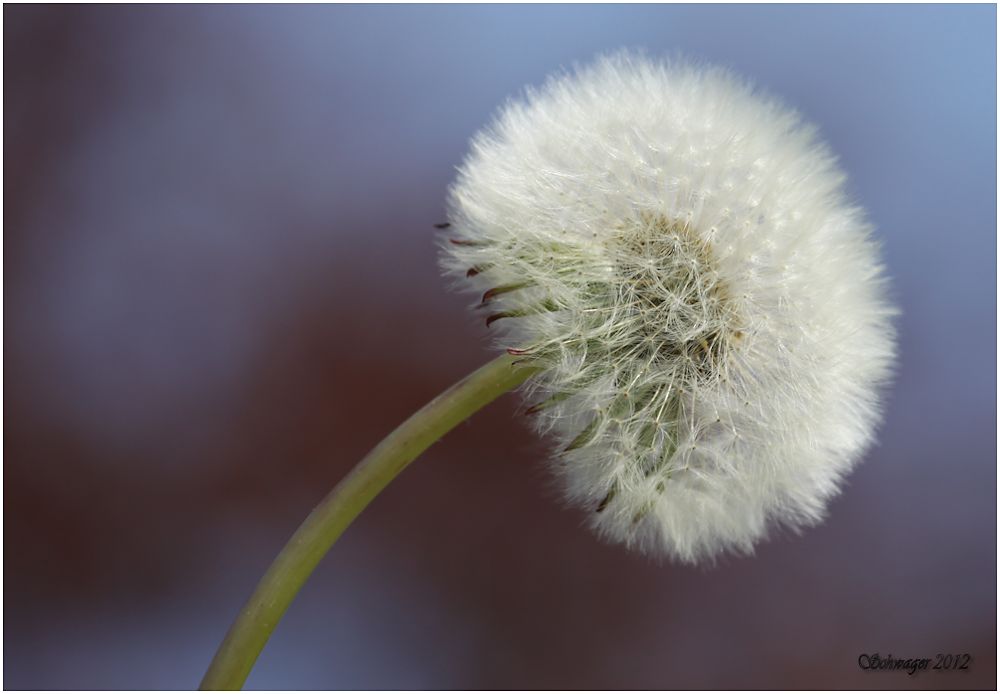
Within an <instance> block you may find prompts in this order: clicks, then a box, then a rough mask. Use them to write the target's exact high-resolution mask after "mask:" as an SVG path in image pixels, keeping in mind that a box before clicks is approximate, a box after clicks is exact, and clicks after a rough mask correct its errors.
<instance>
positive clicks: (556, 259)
mask: <svg viewBox="0 0 1000 694" xmlns="http://www.w3.org/2000/svg"><path fill="white" fill-rule="evenodd" d="M843 182H844V176H843V174H842V173H841V172H840V171H839V170H838V168H837V166H836V164H835V161H834V157H833V155H832V154H831V153H830V152H829V150H828V149H827V148H826V147H825V146H824V145H822V144H821V143H820V142H818V141H817V139H816V136H815V131H814V129H813V128H811V127H809V126H807V125H804V124H803V123H802V121H801V120H800V118H799V116H798V115H797V114H796V113H794V112H793V111H791V110H789V109H787V108H785V107H784V106H782V105H781V104H779V103H778V102H777V101H775V100H773V99H770V98H767V97H764V96H761V95H759V94H758V93H756V92H755V91H754V90H753V89H752V88H751V87H750V86H749V85H747V84H746V83H744V82H742V81H740V80H739V79H737V78H736V77H734V76H732V75H730V74H729V73H727V72H726V71H724V70H721V69H717V68H705V67H699V66H694V65H690V64H683V63H682V64H668V63H661V62H654V61H650V60H647V59H644V58H642V57H633V56H629V55H618V56H614V57H611V58H606V59H602V60H600V61H598V62H597V63H596V64H594V65H593V66H591V67H588V68H586V69H583V70H581V71H578V72H576V73H574V74H568V75H561V76H558V77H555V78H553V79H551V80H550V81H549V82H548V83H546V85H545V86H544V87H543V88H542V89H541V90H539V91H529V92H528V93H527V95H526V96H525V98H524V99H523V100H519V101H514V102H511V103H509V104H508V105H507V106H506V107H505V108H504V109H503V110H502V111H501V113H500V114H499V116H498V117H497V118H496V120H495V122H494V123H493V124H492V125H491V126H490V127H488V128H487V129H485V130H484V131H483V132H481V133H480V134H479V135H477V136H476V138H475V139H474V140H473V145H472V152H471V154H470V155H469V157H468V159H467V160H466V161H465V163H464V165H463V166H462V167H461V170H460V173H459V176H458V180H457V182H456V183H455V184H454V186H453V187H452V189H451V192H450V200H449V205H450V220H449V221H450V223H451V224H450V228H449V229H448V232H447V234H448V240H447V241H446V242H445V243H444V244H443V245H444V254H443V264H444V267H445V268H446V269H447V271H448V272H449V273H450V274H451V275H452V276H454V277H456V278H458V281H459V282H460V283H461V284H463V285H464V286H467V287H468V288H470V289H472V290H474V291H475V292H476V293H477V296H481V300H482V301H481V306H482V309H483V310H485V315H486V322H487V324H491V325H492V326H493V328H494V329H497V330H499V331H500V334H501V337H500V340H499V342H500V344H501V345H502V346H504V347H507V348H509V349H510V350H511V352H512V353H516V354H518V355H524V356H525V357H526V358H530V359H531V361H532V363H533V364H535V365H536V366H538V367H540V368H541V371H540V373H539V374H538V375H536V376H535V377H534V378H533V379H532V382H531V383H530V385H529V386H528V387H527V389H526V390H527V393H528V395H529V396H530V397H532V398H533V400H532V402H533V403H534V404H533V405H532V406H531V407H530V408H529V411H530V412H531V413H533V414H535V415H536V422H537V425H538V428H539V429H540V430H542V431H545V432H549V433H550V435H551V438H552V440H553V441H554V442H555V451H554V454H553V456H552V460H553V468H554V470H555V472H556V475H557V477H558V479H559V480H560V482H561V485H562V487H563V489H564V491H565V495H566V497H567V498H568V499H569V500H570V501H571V502H573V503H575V504H577V505H579V506H581V507H583V509H585V511H586V512H587V514H588V518H589V521H590V524H591V525H592V527H593V528H594V530H595V531H596V532H597V533H598V534H599V535H601V536H603V537H605V538H608V539H610V540H613V541H618V542H622V543H625V544H626V545H628V546H630V547H636V548H639V549H642V550H645V551H647V552H649V553H652V554H664V555H666V556H669V557H672V558H676V559H679V560H682V561H687V562H695V561H698V560H705V559H711V558H713V557H715V556H716V555H718V554H719V553H720V552H722V551H724V550H734V551H737V552H750V551H751V550H752V548H753V545H754V543H755V541H757V540H758V539H760V538H762V537H763V536H764V535H765V534H766V533H767V531H768V529H769V528H770V527H772V526H775V525H784V526H787V527H790V528H793V529H797V528H800V527H803V526H806V525H809V524H812V523H815V522H817V521H818V520H820V519H821V518H822V516H823V512H824V508H825V506H826V503H827V501H828V500H829V498H830V497H831V496H832V495H834V494H835V493H836V492H837V490H838V488H839V486H840V485H841V482H842V480H843V478H844V476H845V475H846V474H847V473H848V472H849V471H850V470H851V468H852V467H853V466H854V464H855V463H856V462H857V461H858V459H859V457H860V456H861V455H862V453H863V452H864V451H865V449H866V448H867V447H868V446H869V444H870V443H871V442H872V436H873V431H874V429H875V427H876V425H877V423H878V421H879V391H880V387H881V386H882V385H883V384H884V383H885V382H886V380H887V377H888V375H889V372H890V367H891V364H892V361H893V353H894V338H893V331H892V328H891V325H890V318H891V316H892V314H893V309H892V307H891V306H890V304H889V303H888V301H887V299H886V291H885V279H884V275H883V271H882V268H881V266H880V264H879V261H878V257H877V252H876V251H877V249H876V246H875V244H874V243H873V242H872V240H871V238H870V235H871V227H870V225H869V224H868V223H867V222H866V221H865V218H864V215H863V213H862V211H861V210H859V209H857V208H856V207H854V206H853V205H851V204H850V203H849V202H848V200H847V199H846V196H845V194H844V192H843Z"/></svg>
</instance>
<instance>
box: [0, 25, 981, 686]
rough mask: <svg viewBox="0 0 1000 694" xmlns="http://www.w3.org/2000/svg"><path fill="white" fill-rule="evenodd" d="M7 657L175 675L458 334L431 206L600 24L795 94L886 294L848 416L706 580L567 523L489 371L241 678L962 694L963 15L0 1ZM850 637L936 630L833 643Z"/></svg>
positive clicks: (971, 138)
mask: <svg viewBox="0 0 1000 694" xmlns="http://www.w3.org/2000/svg"><path fill="white" fill-rule="evenodd" d="M3 17H4V32H3V36H4V47H3V57H4V82H5V85H4V106H5V109H4V147H5V155H4V202H5V205H4V231H5V234H4V251H5V253H6V261H5V263H4V270H5V271H6V275H5V277H4V285H3V287H4V293H5V297H4V310H5V317H4V328H5V329H6V337H5V339H4V367H6V368H5V371H6V384H5V408H4V434H5V441H4V453H5V454H6V456H5V460H4V463H5V464H4V521H5V526H4V581H5V589H6V590H5V591H4V610H5V619H4V651H5V658H4V662H3V675H4V682H3V683H4V686H5V687H7V688H12V689H34V688H46V689H48V688H52V689H58V688H86V689H96V688H139V689H143V688H160V689H177V688H180V689H184V688H192V687H195V686H196V685H197V684H198V681H199V679H200V678H201V675H202V674H203V672H204V669H205V667H206V666H207V664H208V662H209V660H210V658H211V656H212V654H213V651H214V649H215V647H216V645H217V643H218V642H219V640H220V639H221V637H222V635H223V634H224V632H225V630H226V628H227V627H228V625H229V623H230V621H231V619H232V618H233V617H234V616H235V614H236V612H237V610H238V609H239V607H240V606H241V604H242V603H243V601H244V599H245V598H246V597H247V596H248V594H249V592H250V591H251V589H252V588H253V586H254V585H255V583H256V581H257V579H258V578H259V576H260V575H261V574H262V572H263V571H264V569H265V568H266V567H267V565H268V564H269V562H270V560H271V559H272V558H273V557H274V555H275V554H276V552H277V551H278V550H279V548H280V547H281V546H282V544H283V543H284V541H285V540H286V539H287V537H288V536H289V535H290V534H291V533H292V531H293V530H294V529H295V528H296V527H297V525H298V524H299V522H300V521H301V520H302V519H303V518H304V517H305V515H306V513H307V512H308V511H309V509H310V508H311V507H312V505H313V504H315V503H316V502H317V501H318V500H319V499H320V498H321V497H322V496H323V495H324V494H325V493H326V491H327V490H328V489H329V488H330V487H332V486H333V484H334V483H336V482H337V481H338V480H339V479H340V478H341V477H342V476H343V475H344V474H345V473H346V472H347V470H349V469H350V467H351V466H352V465H353V464H354V463H355V462H356V461H357V460H358V459H359V458H360V457H361V456H362V455H363V454H364V453H365V452H366V451H367V450H368V449H369V448H370V447H371V446H372V445H373V444H374V443H376V442H377V441H378V440H379V439H380V438H381V437H382V436H383V435H384V434H385V433H387V432H388V431H389V430H391V429H392V428H393V427H394V426H395V425H396V424H397V423H399V422H400V421H401V420H402V419H403V418H405V417H406V416H407V415H408V414H409V413H411V412H412V411H413V410H415V409H416V408H417V407H419V406H420V405H422V404H423V403H424V402H425V401H427V400H428V399H429V398H431V397H432V396H433V395H435V394H436V393H437V392H439V391H440V390H442V389H443V388H444V387H446V386H447V385H449V384H450V383H452V382H453V381H455V380H457V379H458V378H459V377H461V376H463V375H464V374H465V373H467V372H468V371H470V370H472V369H473V368H475V367H476V366H477V365H479V364H481V363H483V362H484V361H485V360H487V359H488V358H489V357H490V353H489V351H488V350H487V349H486V345H487V343H488V339H487V338H488V334H487V331H486V330H485V329H484V328H483V326H482V325H481V323H480V322H479V320H477V319H476V318H475V316H474V315H473V313H472V312H470V311H469V310H467V309H468V304H469V303H470V301H469V297H467V296H461V295H456V294H454V293H451V292H449V290H448V287H447V286H446V284H445V282H444V281H442V279H441V278H440V277H439V274H438V270H437V264H436V250H435V243H434V233H435V230H434V228H433V224H434V223H435V222H440V221H442V219H443V216H444V209H443V201H444V197H445V191H446V188H447V186H448V184H449V182H450V181H451V179H452V177H453V175H454V171H455V166H456V165H457V164H459V162H460V161H461V160H462V158H463V156H464V153H465V151H466V148H467V143H468V139H469V137H470V136H471V135H472V134H473V133H474V132H475V131H476V130H477V129H478V128H479V127H480V126H482V125H483V124H485V123H486V122H487V120H488V119H489V118H490V116H491V114H492V113H493V112H494V110H495V109H496V108H497V106H498V105H500V104H501V103H502V102H503V100H504V99H506V98H507V97H508V96H509V95H512V94H515V93H517V91H518V90H519V89H520V88H521V87H522V86H524V85H526V84H537V83H539V82H540V81H541V80H542V79H543V78H544V77H545V76H546V75H547V74H548V73H550V72H551V71H553V70H555V69H557V68H559V67H569V66H571V65H572V64H573V63H574V62H579V61H586V60H588V59H589V58H591V57H592V56H593V55H594V54H595V53H597V52H600V51H606V50H612V49H615V48H619V47H622V46H628V47H645V48H646V49H648V50H649V52H651V53H653V54H662V53H673V52H675V51H682V52H684V53H685V54H687V55H689V56H693V57H696V58H700V59H705V60H709V61H711V62H715V63H721V64H723V65H727V66H730V67H732V68H733V69H735V70H736V71H738V72H739V73H742V74H744V75H747V76H749V77H751V78H753V79H754V80H756V81H757V82H758V83H759V84H760V86H762V87H764V88H765V89H767V90H769V91H770V92H773V93H775V94H778V95H780V96H781V97H783V98H784V99H785V100H786V101H787V102H788V103H790V104H791V105H793V106H795V107H796V108H798V109H800V110H801V111H802V112H804V113H805V115H806V117H807V118H808V119H809V120H811V121H813V122H815V123H817V124H818V125H819V126H820V128H821V130H822V133H823V136H824V137H825V139H827V140H828V141H829V142H830V144H831V145H832V147H833V149H834V150H835V151H836V152H838V153H839V155H840V157H841V161H842V164H843V166H844V167H845V169H846V170H847V171H848V172H849V174H850V177H851V183H850V186H851V188H850V192H851V195H852V196H853V197H854V198H855V199H856V200H857V201H858V202H859V203H860V204H862V205H864V206H865V207H866V208H867V209H868V210H869V212H870V215H871V218H872V220H873V221H874V223H875V224H876V225H877V226H878V229H879V236H880V239H881V240H882V241H883V243H884V254H885V260H886V262H887V264H888V266H889V268H890V273H891V275H892V277H893V278H894V291H895V294H896V297H897V299H898V301H899V303H900V304H901V306H902V310H903V313H902V317H901V318H900V320H899V330H900V341H901V364H900V369H899V375H898V380H897V383H896V385H895V388H894V389H893V391H892V394H891V399H890V401H889V406H888V415H887V418H886V421H885V424H884V426H883V427H882V430H881V435H880V443H879V445H878V446H877V447H876V448H875V449H874V450H872V451H871V453H870V454H869V455H868V456H867V460H866V461H865V463H864V464H863V465H862V466H861V467H860V468H859V469H858V470H857V472H856V473H855V474H854V475H853V476H852V477H851V478H850V481H849V484H848V485H847V487H846V489H845V490H844V493H843V494H842V495H841V496H840V497H839V498H838V499H837V500H836V501H835V502H834V503H833V504H832V507H831V512H830V517H829V520H828V521H827V522H826V523H825V524H824V525H822V526H821V527H818V528H816V529H813V530H811V531H809V532H807V533H806V534H804V535H803V536H802V537H792V536H788V535H787V534H786V535H779V536H778V537H776V538H774V539H773V540H772V541H770V542H768V543H766V544H764V545H762V546H761V547H760V549H759V551H758V552H757V555H756V556H755V557H753V558H747V559H729V560H727V561H724V562H723V563H722V564H721V565H720V566H718V567H716V568H715V569H693V568H687V567H680V566H673V565H669V564H664V565H658V564H656V563H654V562H651V561H649V560H647V559H644V558H642V557H640V556H635V555H632V554H629V553H627V552H625V551H624V550H622V549H621V548H618V547H611V546H606V545H603V544H601V543H599V542H597V541H596V540H595V539H594V538H592V537H591V535H590V533H589V532H588V531H587V530H586V529H585V528H584V527H583V516H582V515H581V514H580V513H578V512H576V511H569V510H564V509H562V508H561V505H560V502H559V500H558V497H557V494H556V492H555V490H554V489H553V487H552V485H551V481H550V479H549V477H548V475H547V473H546V471H545V467H544V464H543V463H544V454H545V447H544V444H543V443H541V442H539V441H537V440H536V439H535V437H534V436H533V435H532V434H531V433H530V432H529V430H528V427H527V426H526V425H525V421H524V416H523V414H520V411H519V409H518V403H517V401H516V399H515V398H514V397H510V396H508V397H506V398H505V399H504V400H502V401H500V402H499V403H498V404H496V405H494V406H492V407H491V408H489V409H487V410H486V411H484V412H482V413H481V414H479V415H477V416H476V417H475V418H474V419H473V420H472V421H470V422H468V423H466V424H465V425H463V426H461V427H460V428H459V429H458V430H456V431H455V432H453V433H452V434H451V435H449V436H448V437H447V438H446V439H445V440H444V441H443V442H442V443H439V444H438V445H436V446H434V447H433V448H432V449H431V450H430V451H429V452H428V454H426V455H425V456H424V457H423V458H422V459H421V460H419V462H418V463H416V464H415V465H414V466H413V467H412V468H410V469H409V470H407V471H406V473H405V474H403V475H402V477H401V478H400V479H398V480H397V481H396V482H395V483H394V484H393V485H392V486H391V487H390V488H389V489H388V491H386V493H385V494H383V495H382V496H381V497H380V498H378V499H377V500H376V502H375V503H374V504H373V505H372V506H371V507H370V508H369V510H368V511H366V512H365V513H364V514H363V515H362V516H361V518H360V520H359V521H358V522H357V523H356V524H355V525H354V526H353V527H352V528H351V529H350V530H349V532H348V533H347V534H346V535H345V536H344V538H343V540H342V541H341V542H340V543H339V544H338V545H337V546H336V547H335V549H334V551H333V552H332V553H331V554H330V555H329V556H328V557H327V559H326V560H325V561H324V562H323V564H322V566H321V567H320V569H319V571H318V572H317V573H316V574H315V575H314V577H313V578H312V580H311V581H310V582H309V583H308V585H307V586H306V588H305V590H304V591H303V592H302V594H301V595H300V596H299V598H298V600H297V601H296V602H295V603H294V604H293V606H292V608H291V610H290V611H289V613H288V615H287V617H286V619H285V621H284V622H283V623H282V624H281V625H280V627H279V628H278V629H277V631H276V633H275V635H274V638H273V639H272V641H271V643H270V644H269V645H268V646H267V648H266V649H265V651H264V653H263V655H262V656H261V659H260V661H259V663H258V666H257V668H256V670H255V671H254V672H253V674H252V675H251V677H250V680H249V682H248V686H250V687H254V688H293V689H294V688H330V689H338V688H430V689H450V688H471V689H477V688H515V689H516V688H536V689H549V688H558V689H562V688H580V689H590V688H625V689H644V688H703V687H712V688H814V687H829V688H858V687H861V688H876V689H880V688H911V687H919V688H932V689H933V688H991V689H994V688H995V687H996V664H997V663H996V649H997V640H996V634H997V631H996V625H997V622H996V615H997V612H996V607H997V605H996V579H997V574H996V566H997V555H996V547H997V536H996V501H997V497H996V489H997V478H996V470H997V468H996V433H997V430H996V417H997V410H996V329H997V325H996V298H995V297H996V238H997V236H996V232H997V219H996V8H995V6H986V5H980V6H926V5H925V6H824V7H802V6H769V7H753V6H745V5H744V6H616V7H608V6H585V7H579V6H577V7H574V6H546V7H528V6H509V7H493V6H480V7H464V6H437V7H419V6H417V7H414V6H406V7H400V6H396V7H382V6H341V7H338V6H328V7H319V6H308V7H302V6H299V7H292V6H288V7H266V6H242V7H241V6H221V7H219V6H216V7H197V6H172V7H157V6H142V7H126V6H117V7H107V6H105V7H69V6H61V7H45V6H33V7H32V6H13V7H12V6H9V5H8V6H5V7H4V10H3ZM861 653H879V654H882V655H883V656H887V655H889V654H892V655H893V656H895V657H912V658H933V657H934V656H935V655H936V654H937V653H970V654H971V655H972V656H973V662H972V665H971V668H970V669H969V670H968V671H966V672H962V673H956V672H949V673H940V672H938V673H933V672H926V673H923V674H920V675H918V676H915V677H909V676H907V675H905V674H899V673H887V672H882V673H867V672H863V671H861V670H860V669H859V667H858V662H857V659H858V656H859V654H861Z"/></svg>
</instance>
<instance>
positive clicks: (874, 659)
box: [858, 653, 972, 675]
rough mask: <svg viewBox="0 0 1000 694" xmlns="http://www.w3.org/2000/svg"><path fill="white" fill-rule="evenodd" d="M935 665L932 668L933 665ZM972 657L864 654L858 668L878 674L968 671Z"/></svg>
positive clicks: (964, 655) (860, 657)
mask: <svg viewBox="0 0 1000 694" xmlns="http://www.w3.org/2000/svg"><path fill="white" fill-rule="evenodd" d="M932 662H933V663H934V665H933V666H932V665H931V663H932ZM971 663H972V656H971V655H969V654H968V653H938V654H937V655H935V656H934V657H933V658H893V657H892V654H891V653H890V654H889V655H886V656H882V655H879V654H878V653H862V654H861V655H859V656H858V667H860V668H861V669H862V670H868V671H877V672H890V671H892V672H895V671H902V672H905V673H906V674H908V675H915V674H917V673H918V672H921V671H923V670H938V671H941V672H943V671H946V670H968V669H969V665H970V664H971Z"/></svg>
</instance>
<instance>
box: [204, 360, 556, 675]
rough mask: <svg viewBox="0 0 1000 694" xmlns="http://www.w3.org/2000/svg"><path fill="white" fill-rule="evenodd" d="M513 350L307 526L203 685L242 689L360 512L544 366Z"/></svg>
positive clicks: (423, 419)
mask: <svg viewBox="0 0 1000 694" xmlns="http://www.w3.org/2000/svg"><path fill="white" fill-rule="evenodd" d="M517 362H518V359H517V358H515V357H513V356H511V355H508V354H505V355H503V356H501V357H498V358H496V359H494V360H493V361H491V362H490V363H488V364H486V365H485V366H483V367H481V368H480V369H478V370H477V371H474V372H473V373H472V374H470V375H469V376H466V377H465V378H464V379H462V380H461V381H459V382H458V383H456V384H455V385H453V386H452V387H451V388H449V389H448V390H446V391H445V392H443V393H442V394H441V395H439V396H437V397H436V398H434V399H433V400H431V401H430V402H429V403H427V404H426V405H425V406H424V407H423V408H422V409H420V410H419V411H418V412H416V413H415V414H414V415H413V416H411V417H410V418H409V419H407V420H406V421H405V422H403V423H402V424H401V425H399V427H398V428H396V430H395V431H393V432H392V433H391V434H389V436H387V437H386V438H385V439H383V440H382V442H381V443H380V444H378V445H377V446H376V447H375V448H373V449H372V451H371V452H370V453H369V454H368V455H367V456H365V458H364V459H363V460H362V461H361V462H360V463H358V464H357V466H355V468H354V469H353V470H351V472H350V473H349V474H348V475H347V477H345V478H344V479H343V480H342V481H341V482H340V484H338V485H337V486H336V487H334V488H333V490H332V491H331V492H330V493H329V494H327V496H326V498H324V499H323V500H322V501H321V502H320V503H319V505H318V506H317V507H316V508H315V509H313V512H312V513H310V514H309V517H308V518H306V520H305V521H304V522H303V523H302V525H301V526H299V529H298V530H296V531H295V534H294V535H293V536H292V538H291V539H290V540H289V541H288V544H286V545H285V547H284V549H282V550H281V553H280V554H279V555H278V557H277V558H276V559H275V560H274V563H273V564H271V567H270V568H269V569H268V570H267V573H265V574H264V577H263V578H261V580H260V583H259V584H258V585H257V588H256V590H254V592H253V595H251V596H250V599H249V600H248V601H247V603H246V604H245V605H244V606H243V609H242V610H240V613H239V616H237V618H236V621H234V622H233V625H232V626H231V627H230V628H229V632H228V633H227V634H226V638H225V639H224V640H223V642H222V644H221V645H220V646H219V650H218V651H217V652H216V654H215V658H213V659H212V663H211V665H209V667H208V671H207V672H206V673H205V677H204V679H202V681H201V689H239V688H240V687H242V686H243V683H244V682H245V681H246V678H247V675H249V674H250V670H251V668H252V667H253V665H254V662H255V661H256V660H257V656H258V655H259V654H260V652H261V650H262V649H263V648H264V644H266V643H267V639H268V638H269V637H270V636H271V632H272V631H274V628H275V626H277V624H278V621H279V620H280V619H281V617H282V616H283V615H284V614H285V611H286V610H287V609H288V606H289V604H291V602H292V600H293V599H294V598H295V596H296V594H297V593H298V592H299V589H301V588H302V586H303V584H304V583H305V582H306V579H308V578H309V576H310V574H312V572H313V570H314V569H315V568H316V566H317V564H319V562H320V560H321V559H322V558H323V556H324V555H325V554H326V553H327V551H328V550H329V549H330V547H331V546H332V545H333V543H334V542H336V541H337V538H339V537H340V535H341V534H342V533H343V532H344V530H345V529H346V528H347V526H348V525H350V524H351V521H353V520H354V519H355V518H357V516H358V514H360V513H361V511H363V510H364V508H365V507H366V506H367V505H368V504H369V503H370V502H371V500H372V499H374V498H375V497H376V496H377V495H378V493H379V492H381V491H382V490H383V489H385V487H386V485H388V484H389V482H391V481H392V480H393V479H394V478H395V477H396V475H398V474H399V473H400V472H402V471H403V468H405V467H406V466H407V465H408V464H409V463H410V462H412V461H413V460H414V459H415V458H416V457H417V456H418V455H420V454H421V453H423V452H424V451H425V450H426V449H427V448H428V447H429V446H430V445H431V444H433V443H434V442H435V441H437V440H438V439H440V438H441V437H442V436H444V435H445V434H446V433H448V432H449V431H451V429H453V428H454V427H455V426H456V425H457V424H459V423H461V422H463V421H464V420H465V419H467V418H468V417H469V416H470V415H472V414H473V413H474V412H476V411H477V410H479V409H480V408H482V407H484V406H485V405H487V404H489V403H490V402H492V401H493V400H495V399H497V398H498V397H500V396H501V395H503V394H504V393H506V392H507V391H509V390H512V389H513V388H515V387H517V386H518V385H520V384H521V383H523V382H524V381H525V380H527V378H528V377H529V376H531V375H532V374H533V373H535V372H536V371H537V369H535V368H533V367H531V366H519V365H518V363H517Z"/></svg>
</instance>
